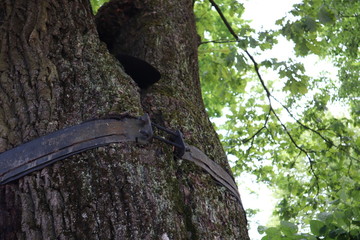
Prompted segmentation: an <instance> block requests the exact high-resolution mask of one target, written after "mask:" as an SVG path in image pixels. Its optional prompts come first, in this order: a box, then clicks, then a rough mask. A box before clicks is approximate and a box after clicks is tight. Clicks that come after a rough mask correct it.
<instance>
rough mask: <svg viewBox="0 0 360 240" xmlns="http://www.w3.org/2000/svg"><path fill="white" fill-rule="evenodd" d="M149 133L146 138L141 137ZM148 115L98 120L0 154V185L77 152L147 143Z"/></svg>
mask: <svg viewBox="0 0 360 240" xmlns="http://www.w3.org/2000/svg"><path fill="white" fill-rule="evenodd" d="M142 132H149V133H150V134H149V135H150V136H147V135H144V134H142ZM150 138H151V125H150V121H149V119H148V116H147V115H145V116H143V117H141V118H124V119H98V120H92V121H87V122H84V123H81V124H78V125H75V126H72V127H68V128H64V129H62V130H59V131H56V132H53V133H51V134H48V135H45V136H42V137H39V138H37V139H35V140H32V141H30V142H27V143H25V144H22V145H20V146H18V147H15V148H13V149H11V150H9V151H6V152H3V153H1V154H0V184H5V183H8V182H10V181H13V180H16V179H18V178H21V177H23V176H25V175H27V174H29V173H31V172H34V171H36V170H40V169H42V168H44V167H45V166H48V165H50V164H52V163H54V162H56V161H58V160H61V159H64V158H66V157H69V156H72V155H75V154H77V153H80V152H83V151H86V150H89V149H92V148H96V147H100V146H104V145H108V144H110V143H119V142H139V143H147V142H148V141H149V139H150Z"/></svg>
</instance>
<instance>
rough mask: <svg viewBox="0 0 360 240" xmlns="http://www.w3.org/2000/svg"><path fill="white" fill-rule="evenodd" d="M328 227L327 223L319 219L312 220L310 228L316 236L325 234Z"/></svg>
mask: <svg viewBox="0 0 360 240" xmlns="http://www.w3.org/2000/svg"><path fill="white" fill-rule="evenodd" d="M325 229H326V225H325V224H324V223H323V222H321V221H319V220H311V221H310V230H311V232H312V233H313V234H314V235H316V236H323V234H324V232H325Z"/></svg>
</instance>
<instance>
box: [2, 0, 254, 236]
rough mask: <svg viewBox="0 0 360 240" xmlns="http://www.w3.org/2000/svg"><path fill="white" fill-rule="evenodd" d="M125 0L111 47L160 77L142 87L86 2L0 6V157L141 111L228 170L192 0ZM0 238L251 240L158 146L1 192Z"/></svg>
mask: <svg viewBox="0 0 360 240" xmlns="http://www.w3.org/2000/svg"><path fill="white" fill-rule="evenodd" d="M121 2H122V4H124V3H127V2H129V4H130V7H132V8H133V10H134V14H131V16H130V17H127V18H126V19H123V22H124V24H122V25H121V31H120V32H117V34H116V38H114V39H116V40H115V41H114V42H113V43H111V46H109V47H111V52H113V53H118V52H124V53H127V54H130V55H133V56H136V57H140V58H142V59H145V60H146V61H148V62H150V63H151V64H152V65H154V66H155V67H156V68H157V69H158V70H159V71H160V73H161V75H162V78H161V80H160V81H159V82H158V83H156V84H155V85H153V86H152V87H150V88H149V89H147V90H140V89H139V88H138V87H137V85H136V84H135V83H134V82H133V80H132V79H131V78H130V77H129V76H127V75H126V74H125V73H124V71H123V70H122V68H121V65H120V64H119V63H118V61H117V60H116V59H115V58H114V57H113V56H112V55H111V54H109V52H108V50H107V48H106V46H105V44H104V43H102V42H100V40H99V38H98V34H97V31H96V27H95V21H94V16H93V15H92V12H91V8H90V5H89V2H88V1H87V0H75V1H70V0H48V1H41V0H39V1H36V0H33V1H28V0H16V1H8V0H0V29H1V30H0V34H1V35H0V47H1V50H0V74H1V75H0V151H1V152H2V151H5V150H8V149H11V148H13V147H14V146H17V145H19V144H21V143H24V142H26V141H29V140H31V139H34V138H36V137H39V136H42V135H45V134H48V133H51V132H53V131H55V130H58V129H62V128H64V127H66V126H71V125H74V124H76V123H80V122H82V121H84V120H87V119H91V118H96V117H101V116H105V115H107V114H109V113H123V112H127V113H129V114H131V115H134V116H139V115H141V114H143V113H144V112H147V113H149V114H150V116H151V118H152V119H153V120H154V121H155V122H157V123H159V124H162V125H164V126H166V127H169V128H172V129H179V130H181V131H182V132H183V133H184V136H185V139H186V141H187V143H189V144H191V145H195V146H197V147H198V148H200V149H201V150H203V151H204V152H205V153H206V154H207V155H208V156H209V157H210V158H212V159H213V160H215V161H216V162H218V163H219V164H221V166H223V167H224V168H226V169H227V170H228V171H230V170H229V166H228V163H227V160H226V156H225V154H224V152H223V150H222V148H221V145H220V143H219V140H218V138H217V135H216V133H215V131H214V129H213V127H212V125H211V123H210V122H209V120H208V118H207V115H206V112H205V108H204V105H203V102H202V99H201V92H200V86H199V79H198V65H197V45H198V41H199V39H198V36H197V34H196V30H195V20H194V16H193V12H192V1H191V0H171V1H160V0H147V1H146V0H145V1H127V0H123V1H121ZM111 4H118V5H112V6H110V7H109V9H117V10H118V11H120V10H121V6H123V5H121V4H119V3H111ZM119 6H120V7H119ZM109 14H112V13H111V12H110V13H109ZM100 16H101V15H99V18H98V20H99V19H100ZM104 24H105V25H106V24H108V23H104ZM110 24H111V23H110ZM0 239H163V240H166V239H248V236H247V229H246V219H245V213H244V211H243V209H242V207H241V206H240V205H239V204H238V202H237V201H236V199H235V198H234V197H233V196H232V195H231V194H230V193H229V192H228V191H227V190H226V189H225V188H224V187H222V186H220V185H218V184H217V183H216V182H215V181H214V180H213V179H212V178H211V177H210V176H209V175H208V174H207V173H205V172H204V171H202V170H201V169H200V168H198V167H196V166H195V165H194V164H192V163H188V162H185V161H182V160H179V159H176V158H174V156H173V150H172V147H171V146H169V145H166V144H163V143H160V142H156V141H154V142H153V143H151V144H148V145H146V146H138V145H136V144H134V143H126V144H111V145H110V146H106V147H101V148H97V149H94V150H89V151H86V152H84V153H81V154H77V155H75V156H73V157H69V158H67V159H65V160H62V161H60V162H57V163H55V164H53V165H52V166H50V167H46V168H44V169H42V170H40V171H37V172H35V173H32V174H29V175H28V176H25V177H23V178H21V179H19V180H17V181H14V182H11V183H9V184H7V185H4V186H0Z"/></svg>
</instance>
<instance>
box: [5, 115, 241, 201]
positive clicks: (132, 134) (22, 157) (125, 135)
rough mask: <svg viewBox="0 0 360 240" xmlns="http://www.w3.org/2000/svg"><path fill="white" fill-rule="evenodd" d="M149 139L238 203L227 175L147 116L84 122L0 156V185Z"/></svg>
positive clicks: (196, 150)
mask: <svg viewBox="0 0 360 240" xmlns="http://www.w3.org/2000/svg"><path fill="white" fill-rule="evenodd" d="M152 125H153V126H154V127H156V128H158V129H160V130H162V131H165V132H166V133H168V134H170V135H172V136H171V139H172V140H168V139H166V138H163V137H159V136H154V134H153V130H152ZM152 138H156V139H158V140H160V141H163V142H165V143H167V144H171V145H173V146H175V154H176V155H177V156H178V157H179V158H182V159H184V160H188V161H191V162H193V163H195V164H196V165H197V166H199V167H201V168H202V169H204V170H205V171H206V172H208V173H209V174H210V175H211V176H212V177H213V178H214V179H215V180H216V181H217V182H219V183H220V184H222V185H223V186H224V187H226V188H227V189H228V190H229V191H230V192H231V193H232V194H233V195H234V196H235V197H236V199H237V200H238V201H239V202H240V203H241V200H240V194H239V192H238V190H237V186H236V183H235V181H234V179H233V177H232V176H231V175H230V174H229V173H228V172H226V171H225V170H224V169H223V168H222V167H221V166H220V165H219V164H217V163H216V162H214V161H213V160H211V159H210V158H209V157H207V156H206V154H205V153H203V152H202V151H201V150H199V149H198V148H196V147H194V146H190V145H187V144H186V143H185V142H184V140H183V137H182V134H181V132H180V131H176V132H173V131H171V130H168V129H166V128H164V127H161V126H159V125H157V124H153V123H151V121H150V118H149V116H148V115H147V114H145V115H144V116H142V117H140V118H133V117H113V118H107V119H97V120H91V121H87V122H84V123H81V124H78V125H75V126H72V127H68V128H64V129H62V130H58V131H56V132H53V133H50V134H48V135H45V136H42V137H39V138H37V139H35V140H32V141H30V142H27V143H25V144H22V145H20V146H18V147H15V148H13V149H11V150H8V151H6V152H3V153H1V154H0V185H1V184H6V183H8V182H11V181H13V180H16V179H19V178H21V177H23V176H25V175H27V174H29V173H31V172H34V171H36V170H40V169H42V168H44V167H46V166H48V165H50V164H52V163H54V162H56V161H59V160H61V159H65V158H67V157H69V156H72V155H75V154H77V153H80V152H84V151H86V150H89V149H93V148H96V147H100V146H104V145H108V144H110V143H120V142H138V143H141V144H146V143H148V142H149V141H150V140H151V139H152ZM176 148H177V149H176Z"/></svg>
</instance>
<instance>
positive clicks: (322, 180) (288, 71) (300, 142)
mask: <svg viewBox="0 0 360 240" xmlns="http://www.w3.org/2000/svg"><path fill="white" fill-rule="evenodd" d="M218 4H219V7H220V8H221V11H222V12H223V14H224V15H225V16H226V18H227V20H228V22H229V23H230V25H231V27H232V28H233V30H234V32H235V33H236V34H237V36H238V39H239V41H235V40H234V39H235V38H234V37H233V36H232V34H231V33H230V32H229V30H228V29H227V27H226V26H225V25H224V23H223V22H222V21H221V18H220V17H219V15H218V13H217V12H216V11H215V9H214V8H213V7H211V4H210V3H209V2H208V1H205V0H203V1H197V2H196V4H195V13H196V16H197V20H198V23H197V24H198V31H199V35H200V36H201V38H202V44H201V46H200V47H199V59H200V60H199V61H200V75H201V81H202V87H203V96H204V101H205V103H206V107H207V109H208V112H209V114H210V116H211V117H213V118H214V119H215V118H217V117H220V116H222V115H223V114H225V117H226V122H225V123H224V124H222V125H220V126H217V128H218V130H219V131H220V132H221V138H222V142H223V143H224V147H225V149H226V151H227V153H228V154H231V155H232V156H233V157H236V158H237V159H238V160H237V161H235V162H234V167H233V171H234V173H235V174H236V175H240V173H242V172H244V171H246V172H250V173H252V174H254V175H255V176H256V177H257V179H258V181H261V182H264V183H266V184H268V185H269V187H272V188H273V189H276V191H277V195H278V197H279V199H280V201H279V203H278V206H277V208H276V210H275V214H276V215H277V216H278V217H279V219H280V220H281V222H280V224H279V225H278V226H275V227H269V228H267V227H259V229H258V230H259V232H260V233H263V234H265V236H264V238H263V239H360V235H359V231H360V229H359V225H360V224H359V223H360V220H359V219H360V194H359V193H358V192H359V190H360V188H359V183H360V174H359V169H360V157H359V153H360V149H359V146H360V129H359V126H360V125H359V124H360V100H359V97H360V96H359V95H360V87H359V86H360V84H359V79H360V76H359V75H360V63H359V57H358V56H359V42H360V39H359V36H360V34H359V31H360V18H359V15H358V9H360V1H347V0H335V1H334V0H331V1H330V0H304V1H303V2H302V3H301V4H297V5H295V6H294V9H293V10H292V11H291V15H293V16H292V18H291V17H288V18H286V17H284V18H282V19H280V20H278V21H277V24H278V25H279V26H281V29H280V30H279V31H275V30H273V31H261V32H257V31H255V30H254V29H251V28H250V27H249V24H248V22H246V21H245V20H243V19H242V18H241V14H242V13H243V11H244V8H243V6H242V5H241V4H240V3H238V2H236V1H221V3H220V1H219V2H218ZM279 35H283V36H285V37H286V38H287V39H289V40H291V41H293V42H294V43H295V47H294V50H295V52H296V54H297V55H298V56H307V55H310V54H316V55H318V56H319V57H321V58H326V59H329V60H330V61H332V62H333V63H334V64H335V66H337V67H338V68H339V74H338V77H339V78H338V79H331V78H329V77H328V75H326V73H324V74H323V75H321V76H320V77H317V78H315V77H312V76H308V75H307V72H306V69H305V68H304V66H303V65H302V64H301V63H299V62H296V61H294V60H292V59H288V60H286V61H279V60H278V59H267V60H263V61H262V62H259V63H258V64H256V66H255V68H254V62H252V59H251V58H249V56H248V54H247V53H248V52H249V50H251V52H255V53H256V54H258V53H259V52H261V51H264V50H267V49H271V48H272V47H273V46H274V45H275V44H276V43H277V37H278V36H279ZM255 59H256V56H255ZM256 68H259V70H258V71H256V70H255V69H256ZM266 70H270V71H274V72H276V73H277V74H278V79H273V80H271V81H270V80H269V79H260V78H259V75H260V76H263V75H264V74H265V73H266ZM334 105H337V106H338V108H334V107H333V106H334ZM340 108H341V109H343V112H344V113H343V114H340V111H339V110H338V109H340ZM291 222H296V224H293V223H291Z"/></svg>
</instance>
